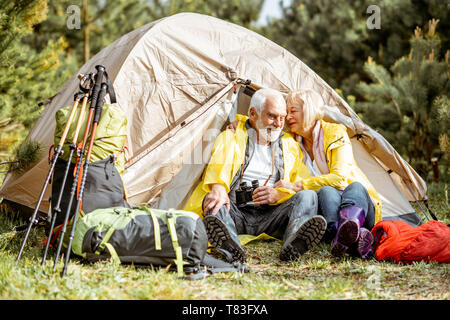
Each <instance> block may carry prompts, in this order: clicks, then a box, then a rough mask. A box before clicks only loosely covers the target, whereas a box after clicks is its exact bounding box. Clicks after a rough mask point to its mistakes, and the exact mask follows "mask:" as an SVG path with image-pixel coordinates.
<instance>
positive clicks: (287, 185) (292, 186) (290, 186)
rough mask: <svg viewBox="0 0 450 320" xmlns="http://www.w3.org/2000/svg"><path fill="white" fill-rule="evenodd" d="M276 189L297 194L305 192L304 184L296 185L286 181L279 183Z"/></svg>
mask: <svg viewBox="0 0 450 320" xmlns="http://www.w3.org/2000/svg"><path fill="white" fill-rule="evenodd" d="M273 187H274V188H285V189H291V190H294V191H295V192H300V191H302V190H303V183H302V182H301V181H297V182H295V183H290V182H287V181H284V180H279V181H277V182H276V183H275V184H274V186H273Z"/></svg>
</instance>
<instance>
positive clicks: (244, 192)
mask: <svg viewBox="0 0 450 320" xmlns="http://www.w3.org/2000/svg"><path fill="white" fill-rule="evenodd" d="M258 187H259V181H258V180H253V181H252V186H251V187H250V186H248V184H247V182H242V183H241V184H240V185H239V188H238V189H237V190H236V191H235V194H236V205H237V206H238V207H243V206H245V205H247V204H248V203H249V202H253V191H254V190H255V189H256V188H258Z"/></svg>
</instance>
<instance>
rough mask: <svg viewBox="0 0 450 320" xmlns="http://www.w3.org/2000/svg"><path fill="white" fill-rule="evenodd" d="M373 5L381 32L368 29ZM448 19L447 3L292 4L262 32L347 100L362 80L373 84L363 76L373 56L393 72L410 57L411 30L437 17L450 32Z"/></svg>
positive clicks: (331, 0)
mask: <svg viewBox="0 0 450 320" xmlns="http://www.w3.org/2000/svg"><path fill="white" fill-rule="evenodd" d="M374 4H376V5H377V7H378V8H379V13H380V20H381V21H380V28H379V29H377V28H375V29H369V28H368V26H367V22H368V20H369V18H370V16H371V13H370V12H369V13H368V12H367V9H368V8H369V6H371V5H374ZM449 14H450V11H449V10H448V8H447V3H445V1H440V0H387V1H372V0H292V1H291V3H290V5H289V6H287V7H284V8H283V16H282V17H281V18H280V19H275V20H274V21H272V23H270V24H269V25H268V26H267V27H265V28H263V32H264V34H265V35H266V36H267V37H269V38H270V39H272V40H273V41H275V42H276V43H278V44H280V45H281V46H283V47H284V48H286V49H288V50H289V51H290V52H292V53H293V54H294V55H296V56H297V57H298V58H300V59H301V60H302V61H303V62H304V63H306V64H307V65H308V66H309V67H310V68H312V69H313V70H314V71H315V72H317V73H318V74H319V75H320V76H321V77H322V78H323V79H324V80H325V81H326V82H327V83H329V84H330V85H331V87H333V88H339V89H341V90H342V91H343V94H344V96H348V95H350V94H351V95H357V92H356V91H355V87H356V84H357V83H358V82H359V81H360V80H365V81H366V80H369V79H368V78H367V77H366V76H365V74H364V72H363V66H364V62H365V60H366V59H367V57H368V56H371V57H373V58H374V59H376V60H377V62H378V63H379V64H382V65H383V66H385V67H389V66H390V65H392V64H393V62H394V61H395V60H397V59H398V58H400V57H401V56H403V55H404V54H405V53H406V52H408V42H407V41H404V39H407V38H408V37H409V34H410V32H411V29H413V28H414V27H415V26H417V25H419V26H424V25H425V24H426V23H427V21H428V20H430V19H431V18H433V17H434V18H437V19H440V21H441V27H442V30H449V27H450V26H449V23H450V19H449V18H450V16H449ZM441 40H442V46H443V48H444V49H449V42H448V36H447V35H446V34H443V35H442V36H441ZM357 98H360V97H357Z"/></svg>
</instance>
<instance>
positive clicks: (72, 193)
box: [53, 65, 105, 271]
mask: <svg viewBox="0 0 450 320" xmlns="http://www.w3.org/2000/svg"><path fill="white" fill-rule="evenodd" d="M95 68H96V69H97V75H96V76H95V84H94V88H93V90H92V99H91V105H90V107H89V114H88V119H87V121H86V129H85V131H84V137H83V142H82V144H81V148H80V155H79V158H78V161H77V164H76V173H75V178H74V180H73V183H72V189H71V191H70V199H69V204H68V207H67V210H66V214H65V216H64V222H63V226H62V229H61V235H60V239H59V243H58V248H57V250H56V256H55V261H54V264H53V271H55V270H56V263H57V262H58V259H59V255H60V253H61V247H62V244H63V240H64V235H65V233H66V230H67V222H68V221H69V217H70V211H71V209H72V203H73V198H74V197H75V194H76V191H77V185H78V178H79V176H80V171H81V164H82V162H83V157H84V152H85V147H86V142H87V138H88V136H89V131H90V129H91V122H92V118H93V115H94V109H95V106H96V105H97V100H98V95H99V91H100V86H101V81H102V79H103V74H104V72H105V68H104V67H103V66H100V65H97V66H95ZM78 198H79V197H78ZM75 213H76V212H75Z"/></svg>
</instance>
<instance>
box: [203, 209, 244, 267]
mask: <svg viewBox="0 0 450 320" xmlns="http://www.w3.org/2000/svg"><path fill="white" fill-rule="evenodd" d="M203 223H204V224H205V226H206V233H207V235H208V242H209V243H210V244H211V246H213V247H214V248H216V249H217V250H218V251H219V252H221V253H222V254H224V252H223V251H226V252H228V253H229V255H228V254H224V255H225V256H228V257H227V260H228V261H229V262H234V261H239V262H241V263H244V262H245V259H246V258H247V257H246V254H245V251H244V250H243V249H242V247H241V245H240V241H239V238H237V235H236V237H235V238H237V239H233V237H232V235H231V234H230V231H229V230H228V228H227V227H226V225H225V223H223V222H222V220H220V219H219V218H217V217H216V216H213V215H208V216H206V217H205V218H204V219H203Z"/></svg>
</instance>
